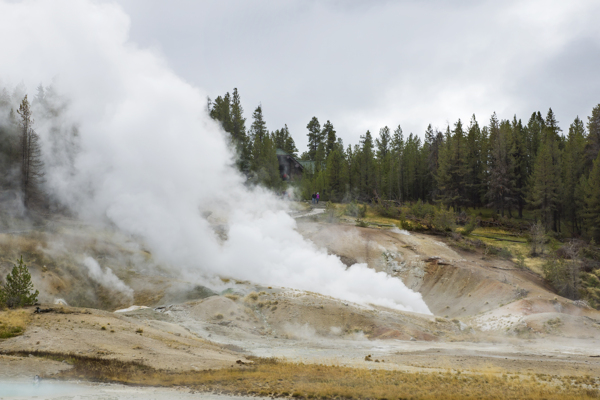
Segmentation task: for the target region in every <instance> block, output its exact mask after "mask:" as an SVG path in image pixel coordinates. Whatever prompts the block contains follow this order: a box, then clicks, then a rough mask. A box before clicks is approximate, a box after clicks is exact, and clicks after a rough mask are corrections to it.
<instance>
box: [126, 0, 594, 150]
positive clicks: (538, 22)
mask: <svg viewBox="0 0 600 400" xmlns="http://www.w3.org/2000/svg"><path fill="white" fill-rule="evenodd" d="M118 3H119V4H121V5H122V7H123V8H124V10H125V11H126V12H127V13H128V14H129V16H130V18H131V34H130V36H131V39H132V41H133V42H135V43H137V44H138V45H139V46H141V47H151V48H153V49H154V50H155V51H157V52H160V53H162V54H163V55H164V57H165V59H166V60H167V62H168V63H169V65H170V66H171V67H172V68H173V70H174V71H175V72H176V73H178V74H179V75H180V76H182V77H183V78H184V79H186V80H187V81H188V82H190V83H192V84H193V85H195V86H198V87H200V88H203V89H204V90H205V91H206V92H207V93H209V95H210V97H211V98H215V97H216V96H218V95H222V94H224V93H225V92H227V91H229V92H231V90H232V89H233V88H234V87H237V88H238V90H239V92H240V95H241V98H242V104H243V106H244V108H245V114H246V117H247V118H248V126H249V124H250V122H251V114H252V111H253V110H254V108H255V107H256V106H257V105H258V104H259V103H261V104H262V106H263V112H264V115H265V120H266V122H267V126H268V128H269V129H270V130H275V129H278V128H280V127H282V126H283V124H285V123H287V124H288V126H289V128H290V131H291V133H292V135H293V137H294V139H295V141H296V144H297V147H298V148H299V149H300V151H301V152H302V151H304V150H305V146H306V124H307V123H308V121H309V120H310V119H311V118H312V117H313V116H316V117H317V118H318V119H319V121H320V122H321V124H323V123H324V122H325V121H326V120H328V119H329V120H331V122H332V123H333V125H334V127H335V128H336V130H337V131H338V135H339V136H341V137H342V138H343V139H344V143H345V144H346V145H347V144H349V143H352V144H354V143H356V142H357V141H358V140H359V136H360V135H362V134H364V133H365V131H366V130H367V129H369V130H371V132H374V133H376V132H378V131H379V129H380V128H381V127H383V126H384V125H388V126H390V127H392V128H395V127H396V126H397V125H398V124H400V125H402V128H403V130H404V133H405V135H408V133H410V132H413V133H416V134H419V135H422V134H423V132H424V131H425V129H426V127H427V125H428V124H429V123H431V124H432V125H433V126H434V127H438V128H439V129H445V127H446V125H447V124H448V123H450V124H453V123H454V122H456V120H458V119H459V118H461V119H462V120H463V121H465V123H468V121H469V119H470V117H471V115H472V114H473V113H474V114H475V115H476V117H477V119H478V121H479V122H480V124H487V123H488V121H489V117H490V115H491V113H492V112H494V111H496V112H497V114H498V116H499V117H500V118H512V117H513V115H514V114H516V115H517V117H518V118H521V119H523V120H524V122H526V121H527V120H528V118H529V116H530V115H531V113H532V112H533V111H538V110H540V111H542V114H543V115H544V116H545V114H546V112H547V111H548V108H549V107H552V109H553V111H554V112H555V114H556V116H557V118H558V120H559V122H560V125H561V126H562V128H563V130H565V133H566V132H567V130H568V126H569V124H570V123H571V122H572V121H573V119H574V118H575V117H576V116H577V115H579V116H580V117H581V118H583V119H584V120H585V121H587V116H588V115H589V114H590V113H591V109H592V107H594V106H595V105H596V104H598V103H600V23H599V22H598V21H600V1H596V0H580V1H577V0H570V1H564V0H558V1H551V0H543V1H542V0H540V1H522V0H521V1H470V0H465V1H444V0H437V1H435V0H433V1H416V0H415V1H384V0H381V1H373V0H371V1H358V0H343V1H342V0H339V1H309V0H296V1H292V0H290V1H283V0H272V1H246V0H238V1H233V0H218V1H208V0H207V1H194V0H189V1H183V0H171V1H168V2H167V1H162V0H119V1H118Z"/></svg>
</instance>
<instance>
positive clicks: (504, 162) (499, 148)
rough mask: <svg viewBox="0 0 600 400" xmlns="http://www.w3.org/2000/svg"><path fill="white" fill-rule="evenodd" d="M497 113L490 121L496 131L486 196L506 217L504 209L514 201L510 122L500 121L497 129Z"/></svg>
mask: <svg viewBox="0 0 600 400" xmlns="http://www.w3.org/2000/svg"><path fill="white" fill-rule="evenodd" d="M495 123H496V121H495V115H493V116H492V120H491V121H490V131H493V132H495V135H494V136H493V141H492V142H491V143H490V145H491V154H490V157H491V158H490V167H489V171H490V172H489V182H488V192H487V194H486V197H487V198H488V199H489V201H490V203H489V204H488V206H491V207H494V208H495V209H496V210H498V211H500V213H501V215H502V216H503V217H504V211H505V210H506V209H509V211H510V206H511V205H512V204H513V203H514V200H515V198H514V192H513V181H512V179H511V178H512V177H511V160H510V156H509V141H510V136H509V135H510V130H511V127H510V123H509V122H508V121H506V120H504V121H502V122H501V123H500V126H499V127H498V129H497V130H496V129H495V127H494V125H495Z"/></svg>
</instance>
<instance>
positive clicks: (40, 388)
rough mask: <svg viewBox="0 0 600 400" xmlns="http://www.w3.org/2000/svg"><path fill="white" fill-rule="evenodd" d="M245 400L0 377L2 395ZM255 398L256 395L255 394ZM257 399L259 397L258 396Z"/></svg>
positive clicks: (111, 399)
mask: <svg viewBox="0 0 600 400" xmlns="http://www.w3.org/2000/svg"><path fill="white" fill-rule="evenodd" d="M192 398H193V399H203V400H242V399H248V398H247V397H241V396H223V395H216V394H209V393H194V392H193V391H192V390H190V389H185V388H181V389H165V388H152V387H135V386H125V385H114V384H96V383H88V382H56V381H42V382H41V383H39V384H34V383H29V382H6V381H0V399H11V400H16V399H40V400H41V399H56V400H58V399H60V400H80V399H81V400H83V399H85V400H117V399H118V400H142V399H143V400H146V399H148V400H168V399H192ZM253 399H254V398H253ZM256 399H259V398H258V397H256Z"/></svg>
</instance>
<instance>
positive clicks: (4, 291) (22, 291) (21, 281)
mask: <svg viewBox="0 0 600 400" xmlns="http://www.w3.org/2000/svg"><path fill="white" fill-rule="evenodd" d="M39 294H40V292H39V291H37V290H36V291H33V283H31V274H30V273H29V270H28V269H27V265H25V264H24V263H23V256H21V258H20V259H19V260H17V264H15V265H14V267H13V269H12V271H11V272H10V273H9V274H8V275H7V276H6V282H5V283H4V285H2V287H1V288H0V304H1V305H6V306H8V307H9V308H16V307H23V306H30V305H33V304H35V303H36V302H37V297H38V295H39Z"/></svg>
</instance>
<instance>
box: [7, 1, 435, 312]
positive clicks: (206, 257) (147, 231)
mask: <svg viewBox="0 0 600 400" xmlns="http://www.w3.org/2000/svg"><path fill="white" fill-rule="evenodd" d="M128 27H129V20H128V18H127V16H126V15H125V14H124V13H123V12H122V11H121V10H120V9H119V8H118V7H117V6H116V5H110V4H98V3H94V2H87V1H66V0H65V1H62V0H56V1H28V2H24V3H18V4H14V3H4V2H2V3H0V32H2V34H3V37H5V38H9V37H10V38H13V40H10V41H9V40H4V41H2V42H1V43H0V54H2V56H3V59H4V60H5V62H3V63H2V65H0V77H1V78H2V79H3V80H5V81H6V80H9V81H10V80H11V79H12V80H13V81H18V80H20V79H25V80H26V83H28V84H33V85H37V83H38V82H40V81H42V82H51V81H52V80H53V79H54V78H55V77H57V79H55V80H54V85H55V86H56V87H57V89H58V92H60V93H64V94H66V95H67V97H68V99H69V100H70V103H69V107H68V108H67V110H66V111H65V113H64V115H63V116H62V118H63V119H64V120H65V121H75V122H76V123H77V125H78V131H79V135H80V136H79V141H80V142H79V147H80V152H79V154H78V156H77V158H76V159H75V161H74V165H73V166H74V169H73V170H69V169H68V168H64V165H65V163H64V162H63V163H61V162H57V160H53V159H52V157H53V156H55V154H57V153H51V152H49V151H48V148H49V144H48V143H49V140H50V139H49V135H48V133H47V132H46V131H45V130H47V127H45V126H44V124H43V121H42V122H41V123H40V122H38V125H37V130H38V133H39V134H40V135H41V136H42V141H43V143H45V147H44V150H45V155H46V157H48V159H47V161H48V162H47V165H48V166H53V167H51V168H50V169H49V170H48V171H47V177H46V178H47V183H48V189H49V190H50V191H51V192H52V193H53V195H54V196H56V197H58V198H59V199H60V200H61V201H62V202H63V203H65V204H67V205H69V206H70V207H71V208H73V209H74V210H77V211H78V213H79V215H80V216H81V217H83V218H89V219H95V220H98V219H108V220H110V221H111V222H112V223H114V224H115V225H117V226H118V227H119V228H120V229H122V230H124V231H126V232H129V233H131V234H135V235H139V236H141V237H142V238H143V239H144V240H145V242H146V243H147V244H148V245H149V246H150V247H151V249H152V250H153V253H154V255H155V256H156V257H158V258H159V259H160V260H162V261H163V262H167V263H169V264H170V265H173V266H174V267H176V268H178V269H180V270H181V271H182V273H183V274H185V275H186V276H187V277H188V279H190V280H195V281H200V280H201V279H203V278H205V279H206V278H208V277H210V276H214V275H215V274H219V275H221V276H229V277H233V278H236V279H244V280H251V281H253V282H258V283H262V284H272V285H281V286H286V287H293V288H298V289H303V290H311V291H315V292H320V293H323V294H326V295H331V296H334V297H338V298H341V299H345V300H349V301H354V302H358V303H363V304H365V303H373V304H379V305H385V306H389V307H393V308H396V309H401V310H410V311H416V312H422V313H429V309H428V308H427V306H426V305H425V303H424V302H423V300H422V298H421V296H420V294H418V293H414V292H412V291H411V290H409V289H407V288H406V287H405V286H404V284H403V283H402V282H401V281H400V280H398V279H395V278H391V277H389V276H388V275H386V274H384V273H376V272H374V271H373V270H371V269H368V268H367V267H366V266H365V265H355V266H353V267H351V268H350V269H348V270H346V268H345V266H344V265H343V264H342V263H341V262H340V260H339V259H338V258H337V257H335V256H331V255H328V254H327V253H326V252H325V251H324V250H320V249H318V248H317V247H316V246H315V245H314V244H312V243H310V242H307V241H305V240H304V239H303V238H302V236H301V235H300V234H299V233H298V232H297V231H296V230H295V220H294V219H293V218H291V217H290V216H289V214H288V213H287V212H286V210H285V207H286V206H285V204H284V203H282V202H280V201H278V200H277V199H276V198H275V197H274V196H272V195H270V194H269V193H268V192H266V191H264V190H262V189H260V188H258V189H254V190H250V189H247V188H246V187H245V186H244V185H243V179H242V177H241V176H240V175H239V174H238V173H237V172H236V170H235V169H234V168H233V167H232V164H233V155H232V153H231V152H230V151H229V148H228V145H227V138H226V136H225V134H224V133H223V132H222V130H221V129H220V128H219V126H218V125H217V124H216V123H215V122H214V121H212V120H211V119H210V118H209V117H208V115H207V113H206V112H205V109H206V95H205V94H204V93H202V92H201V91H200V90H199V89H198V88H195V87H192V86H190V85H189V84H187V83H186V82H184V81H183V80H182V79H180V78H179V77H177V76H176V75H175V74H174V73H173V72H172V71H171V70H170V69H169V68H168V67H167V66H166V65H165V62H164V61H163V60H162V59H161V58H160V57H159V56H157V55H156V54H154V53H152V52H151V51H148V50H143V49H139V48H137V47H136V46H135V45H134V44H132V43H130V42H128ZM206 62H211V60H206ZM207 79H210V78H209V77H208V78H207ZM204 211H211V212H212V213H213V215H215V216H218V217H219V218H220V219H221V220H222V221H223V222H224V224H225V225H226V230H227V240H226V241H224V242H221V240H220V239H219V237H218V236H217V235H216V234H215V233H214V231H213V229H211V226H210V224H209V222H208V221H207V220H206V218H204V217H202V214H203V212H204ZM94 263H95V261H94V260H93V259H89V260H87V261H86V266H87V268H88V269H89V271H90V273H93V274H96V275H97V277H98V278H101V279H110V276H114V275H111V274H110V273H108V272H107V271H103V270H102V269H101V268H100V267H99V266H98V264H97V263H95V264H94ZM88 264H89V265H88ZM96 267H98V268H96ZM98 271H100V272H98ZM115 278H116V277H115Z"/></svg>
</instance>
